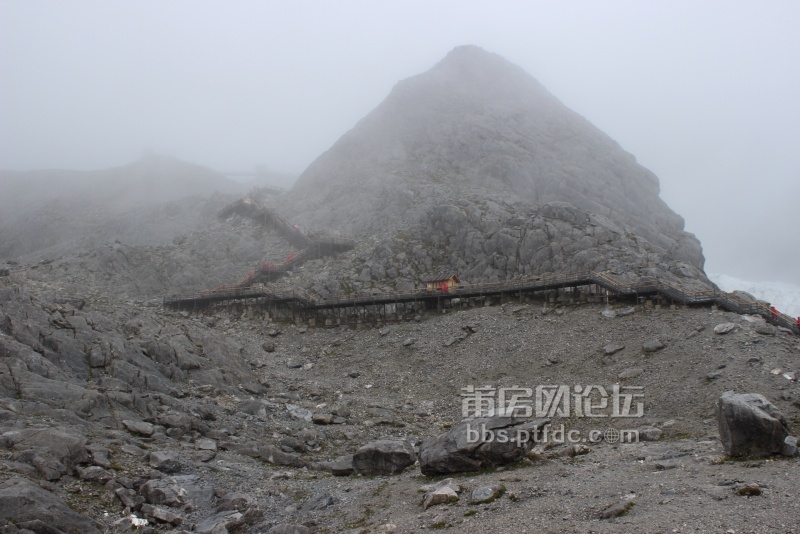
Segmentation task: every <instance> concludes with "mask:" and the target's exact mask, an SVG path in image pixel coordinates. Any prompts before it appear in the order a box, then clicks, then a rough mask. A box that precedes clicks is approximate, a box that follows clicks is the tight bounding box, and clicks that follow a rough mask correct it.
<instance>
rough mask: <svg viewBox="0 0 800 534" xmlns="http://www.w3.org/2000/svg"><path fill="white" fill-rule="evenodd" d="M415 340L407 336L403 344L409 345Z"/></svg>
mask: <svg viewBox="0 0 800 534" xmlns="http://www.w3.org/2000/svg"><path fill="white" fill-rule="evenodd" d="M416 342H417V340H416V339H414V338H413V337H409V338H406V340H405V341H403V346H404V347H410V346H411V345H413V344H414V343H416Z"/></svg>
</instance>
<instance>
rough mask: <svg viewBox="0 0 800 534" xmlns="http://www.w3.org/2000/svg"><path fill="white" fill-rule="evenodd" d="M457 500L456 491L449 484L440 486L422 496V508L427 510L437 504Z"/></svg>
mask: <svg viewBox="0 0 800 534" xmlns="http://www.w3.org/2000/svg"><path fill="white" fill-rule="evenodd" d="M457 501H458V493H456V492H455V490H454V489H453V488H451V487H450V486H442V487H440V488H437V489H435V490H433V491H430V492H428V493H426V494H425V496H424V497H423V498H422V508H423V509H425V510H427V509H428V508H430V507H431V506H435V505H437V504H449V503H453V502H457Z"/></svg>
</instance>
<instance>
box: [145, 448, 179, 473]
mask: <svg viewBox="0 0 800 534" xmlns="http://www.w3.org/2000/svg"><path fill="white" fill-rule="evenodd" d="M149 463H150V467H154V468H156V469H158V470H159V471H161V472H162V473H168V474H172V473H177V472H179V471H180V470H181V467H183V461H181V459H180V457H179V456H178V454H177V453H175V452H172V451H153V452H151V453H150V458H149Z"/></svg>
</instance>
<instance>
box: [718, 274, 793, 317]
mask: <svg viewBox="0 0 800 534" xmlns="http://www.w3.org/2000/svg"><path fill="white" fill-rule="evenodd" d="M708 278H709V279H710V280H711V281H712V282H714V283H715V284H717V285H718V286H719V288H720V289H722V290H723V291H727V292H731V291H746V292H748V293H750V294H751V295H753V296H754V297H756V298H757V299H759V300H765V301H767V302H769V303H770V304H772V305H773V306H775V307H776V308H778V311H780V312H783V313H785V314H786V315H791V316H793V317H800V286H798V285H795V284H787V283H785V282H748V281H747V280H741V279H739V278H734V277H733V276H728V275H726V274H709V275H708Z"/></svg>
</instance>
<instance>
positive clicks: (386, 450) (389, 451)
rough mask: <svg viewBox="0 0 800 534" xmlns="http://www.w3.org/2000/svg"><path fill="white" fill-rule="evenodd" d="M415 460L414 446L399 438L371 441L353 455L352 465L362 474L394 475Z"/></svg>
mask: <svg viewBox="0 0 800 534" xmlns="http://www.w3.org/2000/svg"><path fill="white" fill-rule="evenodd" d="M416 461H417V455H416V454H415V453H414V448H413V447H412V446H411V445H410V444H409V443H408V442H407V441H401V440H380V441H373V442H371V443H367V444H366V445H364V446H363V447H361V448H360V449H358V450H357V451H356V453H355V454H354V455H353V467H354V468H355V470H356V472H358V473H360V474H362V475H396V474H398V473H401V472H402V471H403V470H404V469H405V468H406V467H408V466H410V465H413V464H414V462H416Z"/></svg>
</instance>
